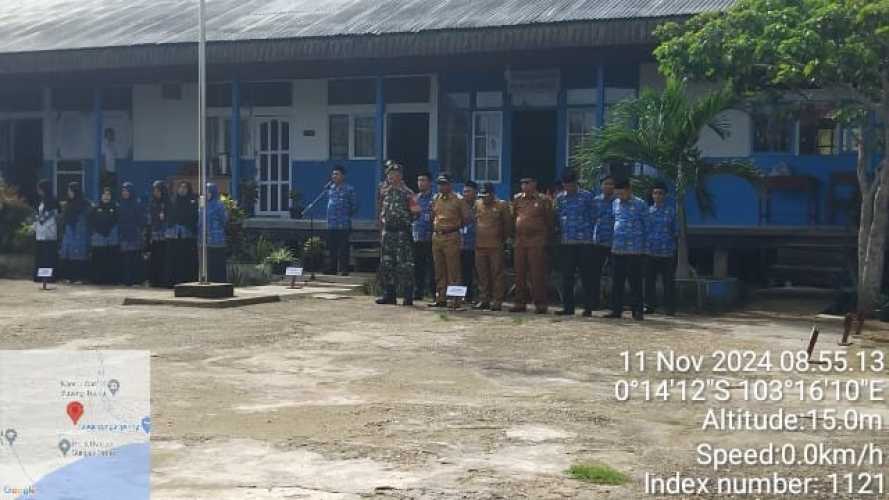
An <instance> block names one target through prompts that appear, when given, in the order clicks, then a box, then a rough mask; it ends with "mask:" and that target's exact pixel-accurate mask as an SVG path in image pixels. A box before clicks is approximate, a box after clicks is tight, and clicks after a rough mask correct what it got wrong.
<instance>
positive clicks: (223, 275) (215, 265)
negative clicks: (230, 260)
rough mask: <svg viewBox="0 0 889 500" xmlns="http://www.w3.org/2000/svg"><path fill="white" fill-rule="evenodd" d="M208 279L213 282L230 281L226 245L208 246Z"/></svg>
mask: <svg viewBox="0 0 889 500" xmlns="http://www.w3.org/2000/svg"><path fill="white" fill-rule="evenodd" d="M207 279H208V280H210V282H211V283H228V272H227V269H226V264H225V247H207Z"/></svg>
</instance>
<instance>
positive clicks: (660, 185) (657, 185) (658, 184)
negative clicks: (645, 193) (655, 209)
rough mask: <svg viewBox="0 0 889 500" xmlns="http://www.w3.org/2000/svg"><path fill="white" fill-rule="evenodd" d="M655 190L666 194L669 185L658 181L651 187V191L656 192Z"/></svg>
mask: <svg viewBox="0 0 889 500" xmlns="http://www.w3.org/2000/svg"><path fill="white" fill-rule="evenodd" d="M655 189H660V190H662V191H664V192H665V193H666V192H667V191H668V189H667V183H666V182H664V181H657V182H655V183H654V184H652V185H651V190H652V191H654V190H655Z"/></svg>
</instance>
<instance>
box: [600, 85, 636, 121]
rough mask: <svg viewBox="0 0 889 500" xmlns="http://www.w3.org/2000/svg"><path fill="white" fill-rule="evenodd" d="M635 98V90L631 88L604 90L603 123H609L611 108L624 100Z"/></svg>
mask: <svg viewBox="0 0 889 500" xmlns="http://www.w3.org/2000/svg"><path fill="white" fill-rule="evenodd" d="M634 97H636V89H631V88H608V87H606V88H605V123H608V122H610V121H611V116H610V115H611V109H612V107H613V106H614V105H615V104H617V103H619V102H621V101H624V100H627V99H632V98H634Z"/></svg>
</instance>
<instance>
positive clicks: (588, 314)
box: [582, 309, 593, 318]
mask: <svg viewBox="0 0 889 500" xmlns="http://www.w3.org/2000/svg"><path fill="white" fill-rule="evenodd" d="M582 316H583V317H584V318H592V317H593V311H592V310H591V309H584V310H583V315H582Z"/></svg>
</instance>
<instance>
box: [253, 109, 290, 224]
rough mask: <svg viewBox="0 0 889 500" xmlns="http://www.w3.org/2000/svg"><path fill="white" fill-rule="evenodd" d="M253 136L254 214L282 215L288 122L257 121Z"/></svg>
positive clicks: (287, 197) (287, 192)
mask: <svg viewBox="0 0 889 500" xmlns="http://www.w3.org/2000/svg"><path fill="white" fill-rule="evenodd" d="M257 137H259V141H257V146H258V149H257V151H256V184H257V187H258V189H259V193H258V195H259V196H258V197H257V201H256V213H257V214H258V215H283V214H285V213H287V211H288V210H289V209H290V121H289V120H281V119H278V118H260V119H259V122H258V123H257Z"/></svg>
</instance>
